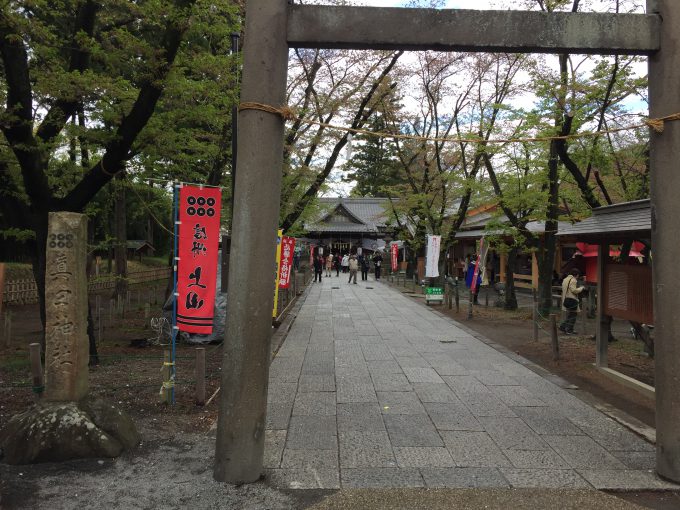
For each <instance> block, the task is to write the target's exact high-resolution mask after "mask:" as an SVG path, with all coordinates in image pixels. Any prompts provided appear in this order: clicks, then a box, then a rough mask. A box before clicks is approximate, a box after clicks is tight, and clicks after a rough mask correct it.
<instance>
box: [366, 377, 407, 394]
mask: <svg viewBox="0 0 680 510" xmlns="http://www.w3.org/2000/svg"><path fill="white" fill-rule="evenodd" d="M372 378H373V386H374V387H375V391H377V392H381V391H411V390H412V388H411V383H409V382H408V379H406V376H405V375H404V374H403V373H399V374H390V373H384V372H382V373H376V372H373V373H372Z"/></svg>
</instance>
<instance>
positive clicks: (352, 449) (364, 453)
mask: <svg viewBox="0 0 680 510" xmlns="http://www.w3.org/2000/svg"><path fill="white" fill-rule="evenodd" d="M338 439H339V443H340V466H341V468H342V469H345V468H358V467H375V468H380V467H396V465H397V461H396V459H395V458H394V453H393V451H392V445H391V444H390V438H389V436H388V435H387V432H385V431H384V430H382V431H375V432H366V431H356V430H349V431H345V430H341V431H340V433H339V436H338Z"/></svg>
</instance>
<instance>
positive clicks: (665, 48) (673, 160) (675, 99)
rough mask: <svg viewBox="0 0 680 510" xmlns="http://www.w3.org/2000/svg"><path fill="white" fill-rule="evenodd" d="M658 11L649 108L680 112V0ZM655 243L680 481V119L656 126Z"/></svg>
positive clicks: (662, 428)
mask: <svg viewBox="0 0 680 510" xmlns="http://www.w3.org/2000/svg"><path fill="white" fill-rule="evenodd" d="M647 12H648V13H649V14H659V15H660V18H661V19H662V23H661V50H660V51H658V52H657V53H656V54H654V55H652V56H651V57H649V110H650V116H651V117H652V118H659V117H664V116H666V115H671V114H674V113H677V112H680V93H678V91H680V37H678V34H680V2H678V0H648V1H647ZM650 141H651V147H650V149H651V151H650V166H651V172H650V175H651V199H652V247H653V250H654V263H653V264H654V267H653V271H654V315H655V319H654V320H655V330H654V335H655V342H654V347H655V351H656V355H655V381H656V469H657V472H658V473H659V474H660V475H661V476H663V477H664V478H668V479H670V480H673V481H674V482H680V426H678V424H679V423H680V377H678V367H679V366H680V314H678V307H679V306H680V287H678V281H680V264H678V263H677V257H678V253H680V236H678V230H677V223H676V222H677V221H678V217H679V216H680V203H679V202H678V195H680V173H678V154H680V123H679V122H668V123H666V125H665V129H664V130H663V133H658V132H655V131H652V132H651V135H650Z"/></svg>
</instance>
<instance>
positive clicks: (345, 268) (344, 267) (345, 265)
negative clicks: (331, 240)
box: [341, 254, 349, 273]
mask: <svg viewBox="0 0 680 510" xmlns="http://www.w3.org/2000/svg"><path fill="white" fill-rule="evenodd" d="M341 265H342V272H343V273H346V272H347V271H349V255H347V254H345V255H343V256H342V263H341Z"/></svg>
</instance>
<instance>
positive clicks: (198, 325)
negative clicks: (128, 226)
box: [177, 186, 221, 335]
mask: <svg viewBox="0 0 680 510" xmlns="http://www.w3.org/2000/svg"><path fill="white" fill-rule="evenodd" d="M220 198H221V196H220V189H219V188H201V187H199V186H182V188H181V189H180V192H179V222H180V224H179V243H178V244H179V248H178V254H177V256H178V257H179V261H178V263H177V292H178V294H179V296H177V327H178V328H179V329H180V330H182V331H187V332H189V333H199V334H204V335H207V334H210V333H212V329H213V321H214V317H213V311H214V308H215V290H216V289H215V286H216V284H217V283H216V282H217V250H218V240H219V235H220Z"/></svg>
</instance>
